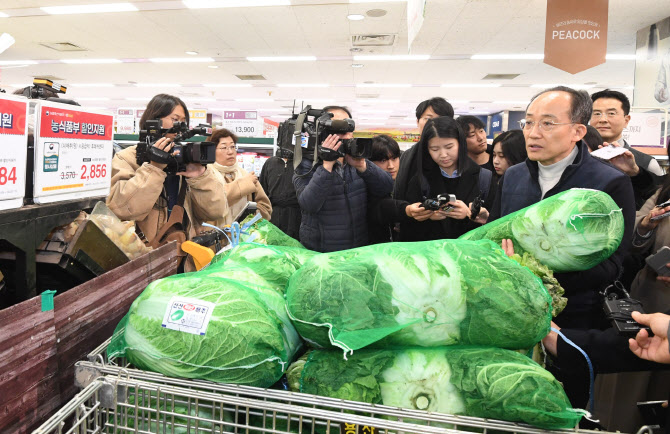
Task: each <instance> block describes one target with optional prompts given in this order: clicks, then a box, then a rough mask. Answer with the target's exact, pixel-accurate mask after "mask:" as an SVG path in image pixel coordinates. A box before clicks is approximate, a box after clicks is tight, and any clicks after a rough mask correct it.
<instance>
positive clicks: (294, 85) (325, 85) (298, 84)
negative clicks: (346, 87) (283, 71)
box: [277, 83, 330, 87]
mask: <svg viewBox="0 0 670 434" xmlns="http://www.w3.org/2000/svg"><path fill="white" fill-rule="evenodd" d="M277 87H330V85H329V84H323V83H321V84H320V83H304V84H300V83H282V84H278V85H277Z"/></svg>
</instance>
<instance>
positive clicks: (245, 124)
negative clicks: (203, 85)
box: [223, 111, 261, 137]
mask: <svg viewBox="0 0 670 434" xmlns="http://www.w3.org/2000/svg"><path fill="white" fill-rule="evenodd" d="M223 127H224V128H226V129H228V130H230V131H232V132H233V133H235V134H236V135H238V136H243V137H255V136H260V135H261V128H259V121H258V114H257V113H256V112H255V111H224V112H223Z"/></svg>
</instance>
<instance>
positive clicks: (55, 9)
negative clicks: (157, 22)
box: [40, 3, 138, 15]
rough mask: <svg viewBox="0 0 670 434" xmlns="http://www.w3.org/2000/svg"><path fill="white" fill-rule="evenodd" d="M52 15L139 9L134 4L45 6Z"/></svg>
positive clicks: (44, 8) (46, 10)
mask: <svg viewBox="0 0 670 434" xmlns="http://www.w3.org/2000/svg"><path fill="white" fill-rule="evenodd" d="M40 9H42V10H43V11H44V12H46V13H48V14H50V15H69V14H98V13H106V12H134V11H137V10H138V9H137V8H136V7H135V6H133V5H132V3H106V4H97V5H71V6H45V7H41V8H40Z"/></svg>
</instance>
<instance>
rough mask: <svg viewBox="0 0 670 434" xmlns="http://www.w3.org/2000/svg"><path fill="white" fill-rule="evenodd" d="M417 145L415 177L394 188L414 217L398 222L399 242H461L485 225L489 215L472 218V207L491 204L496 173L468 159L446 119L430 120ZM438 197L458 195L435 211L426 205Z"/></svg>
mask: <svg viewBox="0 0 670 434" xmlns="http://www.w3.org/2000/svg"><path fill="white" fill-rule="evenodd" d="M415 146H416V147H417V158H415V160H414V161H413V167H411V168H410V169H409V170H410V173H413V175H412V176H411V177H410V178H409V180H408V181H407V183H406V184H405V185H399V184H396V187H395V193H394V199H397V200H400V201H406V202H408V203H409V204H411V205H409V206H407V207H406V209H405V213H406V214H407V216H409V217H411V218H410V219H408V220H405V221H402V222H401V223H400V240H401V241H426V240H436V239H443V238H458V237H459V236H461V235H463V234H464V233H466V232H468V231H469V230H471V229H474V228H476V227H478V226H479V225H480V223H483V222H484V221H485V220H486V217H488V212H487V211H486V209H485V208H481V210H477V209H475V212H476V213H477V214H476V215H475V216H474V217H473V213H472V209H471V205H472V204H473V203H474V202H480V201H485V200H487V199H488V200H490V198H488V197H487V196H488V195H490V194H493V193H494V192H493V191H490V190H491V189H490V183H491V178H492V174H491V172H490V171H489V170H488V169H483V168H481V167H480V166H478V165H477V164H476V163H475V162H474V161H472V160H471V159H470V158H469V157H468V149H467V145H466V141H465V134H464V133H463V130H462V129H461V127H460V126H459V125H458V123H457V122H456V121H455V120H454V119H452V118H450V117H448V116H442V117H438V118H433V119H429V120H428V121H427V122H426V125H425V126H424V128H423V132H422V134H421V140H420V141H419V143H417V144H416V145H415ZM440 195H442V196H445V197H449V195H454V196H456V200H455V201H449V202H448V203H441V204H439V207H438V208H437V209H431V207H430V206H429V205H428V204H425V202H426V201H427V200H430V199H436V198H437V197H438V196H440ZM477 199H479V200H477ZM476 208H477V207H476Z"/></svg>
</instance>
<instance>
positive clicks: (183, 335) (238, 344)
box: [107, 273, 301, 387]
mask: <svg viewBox="0 0 670 434" xmlns="http://www.w3.org/2000/svg"><path fill="white" fill-rule="evenodd" d="M300 346H301V341H300V337H299V336H298V334H297V332H296V331H295V329H294V327H293V325H292V324H291V322H290V320H289V318H288V316H287V314H286V310H285V307H284V298H283V296H282V295H281V294H280V293H279V292H277V290H275V289H273V288H270V287H263V286H262V285H257V286H255V287H254V288H249V287H247V286H243V285H241V284H240V283H238V282H235V281H233V280H229V279H224V278H218V277H212V276H204V277H199V276H198V273H190V274H182V275H177V276H171V277H167V278H164V279H160V280H157V281H155V282H153V283H151V284H150V285H149V286H147V288H146V289H145V290H144V292H142V294H140V296H139V297H138V298H137V299H136V300H135V301H134V302H133V304H132V305H131V306H130V310H129V312H128V314H126V316H125V317H124V318H123V319H122V320H121V322H120V323H119V325H118V326H117V327H116V330H115V331H114V335H113V336H112V341H111V343H110V345H109V346H108V348H107V353H108V356H109V357H119V356H125V357H126V358H127V359H128V361H130V362H131V363H132V364H133V365H134V366H136V367H137V368H139V369H144V370H149V371H155V372H160V373H162V374H165V375H168V376H171V377H182V378H198V379H203V380H211V381H217V382H222V383H233V384H247V385H252V386H258V387H269V386H271V385H272V384H274V383H275V382H276V381H277V380H279V378H280V377H281V376H282V374H283V373H284V371H285V370H286V368H287V367H288V364H289V363H290V362H291V361H292V360H293V357H294V355H295V353H296V352H297V351H298V349H299V348H300Z"/></svg>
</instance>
